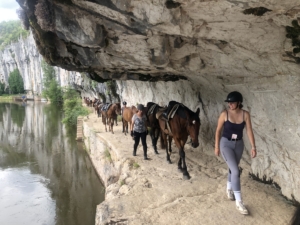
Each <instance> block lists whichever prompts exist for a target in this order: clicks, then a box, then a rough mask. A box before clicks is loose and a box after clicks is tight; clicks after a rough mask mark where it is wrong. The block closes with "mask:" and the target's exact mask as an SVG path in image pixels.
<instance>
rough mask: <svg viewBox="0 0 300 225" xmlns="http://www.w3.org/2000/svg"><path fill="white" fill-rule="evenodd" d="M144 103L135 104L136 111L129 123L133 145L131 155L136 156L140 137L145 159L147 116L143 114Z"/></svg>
mask: <svg viewBox="0 0 300 225" xmlns="http://www.w3.org/2000/svg"><path fill="white" fill-rule="evenodd" d="M144 109H145V108H144V105H142V104H139V105H138V106H137V113H136V114H134V115H133V117H132V123H131V127H130V130H131V136H132V137H133V139H134V145H133V156H136V150H137V147H138V145H139V142H140V139H141V140H142V145H143V150H144V159H145V160H147V159H148V157H147V143H146V136H147V134H148V129H147V124H146V121H147V118H146V116H145V114H144Z"/></svg>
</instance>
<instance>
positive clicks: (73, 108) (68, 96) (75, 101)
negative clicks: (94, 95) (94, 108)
mask: <svg viewBox="0 0 300 225" xmlns="http://www.w3.org/2000/svg"><path fill="white" fill-rule="evenodd" d="M63 99H64V106H63V110H64V119H63V120H62V122H63V123H65V124H69V125H75V124H76V123H77V117H78V116H86V115H88V114H89V111H88V109H86V108H84V107H83V106H82V102H81V99H80V97H79V96H78V93H77V92H76V91H75V90H74V89H71V88H68V89H67V90H66V91H65V92H64V95H63Z"/></svg>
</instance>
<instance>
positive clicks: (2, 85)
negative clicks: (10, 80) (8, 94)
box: [0, 82, 5, 95]
mask: <svg viewBox="0 0 300 225" xmlns="http://www.w3.org/2000/svg"><path fill="white" fill-rule="evenodd" d="M4 93H5V83H2V82H0V95H3V94H4Z"/></svg>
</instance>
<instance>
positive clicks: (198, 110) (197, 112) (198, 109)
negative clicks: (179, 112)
mask: <svg viewBox="0 0 300 225" xmlns="http://www.w3.org/2000/svg"><path fill="white" fill-rule="evenodd" d="M199 113H200V108H197V111H196V114H197V116H199Z"/></svg>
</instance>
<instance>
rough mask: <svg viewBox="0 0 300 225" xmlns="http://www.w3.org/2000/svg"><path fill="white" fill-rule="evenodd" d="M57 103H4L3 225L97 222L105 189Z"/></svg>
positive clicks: (0, 148) (0, 139) (0, 122)
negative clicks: (67, 127)
mask: <svg viewBox="0 0 300 225" xmlns="http://www.w3.org/2000/svg"><path fill="white" fill-rule="evenodd" d="M61 120H62V112H61V110H60V109H59V108H57V107H56V106H53V105H43V103H30V102H29V103H27V104H26V105H25V106H24V105H23V106H22V105H21V104H20V105H17V104H9V103H0V190H1V192H0V224H14V225H18V224H30V225H35V224H38V225H41V224H47V225H51V224H57V225H62V224H63V225H69V224H70V225H76V224H78V225H81V224H84V225H85V224H87V225H88V224H94V221H95V211H96V205H97V204H99V203H100V202H101V201H103V198H104V188H103V186H102V184H101V183H100V181H99V179H98V177H97V175H96V174H95V171H94V169H93V167H92V165H91V162H90V160H89V158H88V156H87V154H86V152H85V151H84V150H83V149H82V147H80V146H78V145H77V143H76V142H75V141H74V140H75V135H76V133H75V132H76V129H74V127H73V128H69V129H66V127H65V126H63V125H62V123H61V122H60V121H61Z"/></svg>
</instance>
